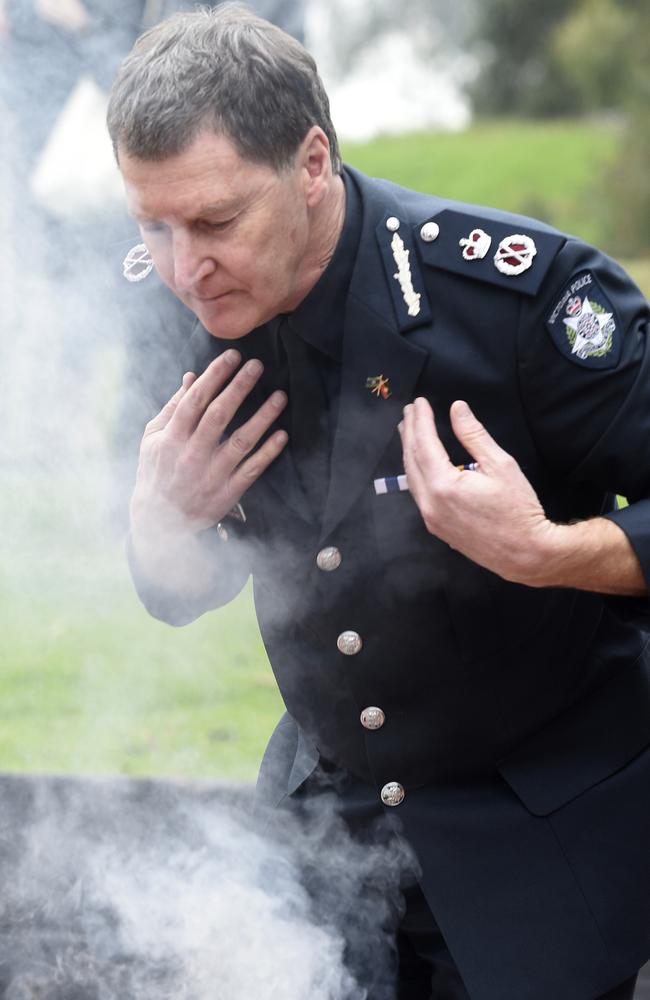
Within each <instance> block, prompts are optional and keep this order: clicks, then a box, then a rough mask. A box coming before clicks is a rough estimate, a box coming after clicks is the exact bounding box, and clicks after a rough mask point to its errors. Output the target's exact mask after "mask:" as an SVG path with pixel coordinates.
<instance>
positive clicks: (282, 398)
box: [271, 390, 287, 410]
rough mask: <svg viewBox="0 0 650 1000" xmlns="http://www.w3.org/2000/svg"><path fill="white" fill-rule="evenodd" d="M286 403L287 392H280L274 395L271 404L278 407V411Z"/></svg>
mask: <svg viewBox="0 0 650 1000" xmlns="http://www.w3.org/2000/svg"><path fill="white" fill-rule="evenodd" d="M286 401H287V394H286V393H285V392H281V391H280V390H278V391H277V392H274V393H273V395H272V396H271V403H272V404H273V406H276V407H277V408H278V410H279V409H280V408H281V407H282V406H284V404H285V403H286Z"/></svg>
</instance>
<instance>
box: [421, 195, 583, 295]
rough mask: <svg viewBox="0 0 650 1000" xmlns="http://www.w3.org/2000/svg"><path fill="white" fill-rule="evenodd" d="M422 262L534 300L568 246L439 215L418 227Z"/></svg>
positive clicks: (548, 237)
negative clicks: (522, 294) (563, 250)
mask: <svg viewBox="0 0 650 1000" xmlns="http://www.w3.org/2000/svg"><path fill="white" fill-rule="evenodd" d="M416 232H417V233H418V240H417V242H418V249H419V251H420V257H421V259H422V261H423V262H424V263H425V264H427V265H429V266H430V267H437V268H441V269H442V270H444V271H451V272H453V273H454V274H460V275H462V276H463V277H465V278H476V279H477V280H478V281H487V282H489V283H490V284H492V285H499V286H501V287H502V288H509V289H512V290H513V291H517V292H523V293H524V294H526V295H536V294H537V292H538V291H539V289H540V287H541V285H542V282H543V280H544V278H545V276H546V274H547V272H548V270H549V268H550V266H551V264H552V263H553V260H554V258H555V256H556V254H557V253H558V251H559V250H560V248H561V247H562V246H563V244H564V243H565V241H566V237H565V236H563V235H562V234H561V233H556V232H553V231H548V230H545V229H542V228H540V229H536V228H535V227H534V226H529V225H522V222H521V221H520V220H518V219H516V218H515V219H513V221H512V222H509V221H505V222H504V221H501V220H498V219H493V218H491V217H490V216H489V215H486V216H481V215H479V214H478V213H477V214H473V213H470V212H460V211H455V210H453V209H448V208H446V209H443V210H442V211H441V212H438V213H437V214H436V215H434V216H432V217H431V218H429V219H426V220H423V222H421V223H420V224H419V225H418V226H417V227H416Z"/></svg>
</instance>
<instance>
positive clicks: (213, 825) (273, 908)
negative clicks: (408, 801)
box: [0, 779, 411, 1000]
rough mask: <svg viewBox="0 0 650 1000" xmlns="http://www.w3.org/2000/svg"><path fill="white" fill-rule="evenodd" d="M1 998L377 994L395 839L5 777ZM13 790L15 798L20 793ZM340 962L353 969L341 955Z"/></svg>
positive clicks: (328, 820)
mask: <svg viewBox="0 0 650 1000" xmlns="http://www.w3.org/2000/svg"><path fill="white" fill-rule="evenodd" d="M3 792H4V799H5V802H8V804H10V805H11V807H12V808H11V813H10V815H11V819H9V818H8V816H7V815H5V819H4V821H3V830H2V835H3V840H4V842H5V846H6V850H5V852H4V853H5V857H4V861H3V865H2V867H3V869H4V870H3V872H2V874H3V887H4V888H3V898H2V903H1V904H0V928H1V931H0V968H1V969H4V976H5V983H4V985H5V989H6V992H5V993H4V996H5V998H6V1000H37V998H48V1000H53V998H56V1000H59V998H61V1000H94V998H101V1000H165V998H169V1000H172V998H174V1000H190V998H191V1000H251V998H253V997H254V998H255V1000H364V998H367V997H368V998H370V997H372V1000H377V998H379V997H381V998H382V1000H384V998H386V1000H388V998H391V997H392V996H393V993H392V986H391V935H392V932H393V930H394V925H395V923H396V919H397V915H398V912H399V888H398V887H399V882H400V879H401V878H402V877H403V876H404V873H405V871H406V869H407V868H408V866H409V865H410V863H411V859H410V855H409V852H408V851H407V850H406V848H405V847H404V846H403V845H402V844H401V842H400V841H399V840H398V839H397V838H395V837H394V836H390V835H389V831H388V830H387V829H386V828H385V827H384V828H382V826H381V825H380V826H379V827H377V828H376V829H375V830H374V831H373V838H372V842H370V841H366V842H365V843H361V842H359V841H357V840H353V839H352V838H351V837H350V836H349V835H348V833H347V832H346V828H345V827H344V825H343V824H342V822H341V821H340V820H339V819H338V818H337V817H336V813H335V811H334V810H333V809H332V803H331V801H330V799H329V797H328V796H327V795H326V796H325V797H324V800H323V801H322V802H321V804H320V805H319V806H317V807H312V808H311V809H310V815H309V817H308V823H305V822H301V821H300V820H299V819H298V818H297V817H295V816H289V815H288V814H287V815H286V816H285V815H281V820H280V823H281V826H280V828H277V829H276V830H275V831H274V832H271V831H267V832H266V833H265V835H262V834H261V833H260V832H259V830H258V829H256V827H255V824H254V823H253V821H252V819H251V817H250V816H249V815H248V813H247V812H244V811H243V809H241V808H240V809H238V810H235V809H233V808H232V807H229V806H227V805H226V804H224V803H223V802H221V803H220V802H219V801H218V800H217V799H215V798H214V797H211V796H210V795H209V794H207V793H206V791H205V790H203V791H201V790H200V789H196V788H195V789H188V788H184V789H183V788H173V787H172V786H169V785H164V784H149V783H139V784H135V785H130V784H126V783H123V784H119V783H92V782H86V783H70V782H47V781H44V782H41V783H39V784H37V785H36V786H35V793H34V794H33V796H32V797H31V798H30V797H29V792H28V790H27V789H26V788H25V787H23V786H19V785H18V784H16V783H15V782H14V783H10V784H9V785H7V784H6V779H5V783H4V788H3ZM26 795H27V796H28V798H27V799H26V798H25V796H26ZM348 964H350V965H351V966H353V968H350V967H348Z"/></svg>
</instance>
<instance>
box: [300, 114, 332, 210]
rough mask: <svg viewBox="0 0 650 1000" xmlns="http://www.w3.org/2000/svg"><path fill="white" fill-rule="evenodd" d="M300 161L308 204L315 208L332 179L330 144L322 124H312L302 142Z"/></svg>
mask: <svg viewBox="0 0 650 1000" xmlns="http://www.w3.org/2000/svg"><path fill="white" fill-rule="evenodd" d="M298 162H299V164H300V168H301V174H302V180H303V184H304V187H305V196H306V199H307V205H308V206H309V207H310V208H313V207H314V206H316V205H317V204H318V203H319V202H320V201H321V200H322V198H323V197H324V196H325V194H326V193H327V190H328V188H329V186H330V184H331V180H332V161H331V160H330V144H329V140H328V138H327V136H326V135H325V133H324V132H323V130H322V128H320V126H318V125H312V127H311V128H310V129H309V132H308V133H307V135H306V136H305V138H304V139H303V141H302V142H301V144H300V149H299V151H298Z"/></svg>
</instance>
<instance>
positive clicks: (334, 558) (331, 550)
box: [316, 545, 342, 573]
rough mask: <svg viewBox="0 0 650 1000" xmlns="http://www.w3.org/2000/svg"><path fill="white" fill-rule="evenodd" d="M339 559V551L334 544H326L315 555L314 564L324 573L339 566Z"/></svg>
mask: <svg viewBox="0 0 650 1000" xmlns="http://www.w3.org/2000/svg"><path fill="white" fill-rule="evenodd" d="M341 560H342V556H341V553H340V552H339V550H338V549H337V548H336V546H335V545H328V546H327V548H325V549H321V550H320V552H319V553H318V555H317V556H316V565H317V566H318V568H319V569H322V570H323V571H324V572H325V573H331V572H332V571H333V570H335V569H338V568H339V566H340V565H341Z"/></svg>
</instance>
